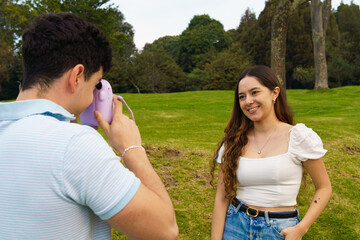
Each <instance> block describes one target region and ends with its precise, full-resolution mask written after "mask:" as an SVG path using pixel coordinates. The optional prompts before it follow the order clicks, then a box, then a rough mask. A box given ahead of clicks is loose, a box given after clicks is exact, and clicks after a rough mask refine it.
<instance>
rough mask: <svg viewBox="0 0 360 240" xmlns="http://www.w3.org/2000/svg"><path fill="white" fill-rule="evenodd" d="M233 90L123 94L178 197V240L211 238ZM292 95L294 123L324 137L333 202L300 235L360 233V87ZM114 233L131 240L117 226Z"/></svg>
mask: <svg viewBox="0 0 360 240" xmlns="http://www.w3.org/2000/svg"><path fill="white" fill-rule="evenodd" d="M233 95H234V94H233V92H232V91H199V92H183V93H171V94H122V96H123V97H124V98H125V99H126V101H127V103H128V104H129V106H130V107H131V108H132V110H133V111H134V114H135V119H136V123H137V124H138V126H139V129H140V131H141V135H142V140H143V144H144V146H145V147H146V149H147V152H148V155H149V158H150V161H151V162H152V164H153V166H154V168H155V170H156V171H157V172H158V173H159V175H160V177H161V178H162V180H163V181H164V183H165V185H166V187H167V189H168V191H169V194H170V196H171V198H172V200H173V203H174V207H175V211H176V217H177V222H178V225H179V230H180V235H179V239H210V231H211V216H212V210H213V204H214V197H215V189H213V188H212V187H211V186H210V184H209V180H210V178H209V161H210V160H211V158H212V154H213V152H214V150H215V149H216V145H217V142H218V141H219V140H220V139H221V138H222V136H223V130H224V127H225V125H226V123H227V121H228V119H229V117H230V114H231V110H232V105H233ZM287 95H288V100H289V103H290V105H291V107H292V110H293V112H294V115H295V120H296V122H302V123H305V124H306V125H307V126H308V127H311V128H313V129H314V130H315V131H316V132H317V133H318V134H319V135H320V136H321V138H322V140H323V143H324V147H325V148H326V149H327V150H328V153H327V154H326V155H325V157H324V161H325V164H326V167H327V169H328V173H329V176H330V179H331V181H332V186H333V195H332V198H331V200H330V202H329V204H328V206H327V207H326V209H325V211H324V212H323V214H322V215H321V216H320V218H319V219H318V220H317V221H316V222H315V223H314V224H313V226H312V227H311V228H310V230H309V232H308V233H307V234H306V235H305V237H304V238H303V239H305V240H312V239H320V240H321V239H326V240H330V239H336V240H337V239H360V217H359V215H360V87H359V86H356V87H355V86H353V87H342V88H336V89H330V90H320V91H314V90H287ZM125 113H128V112H127V111H125ZM100 131H101V130H100ZM307 182H308V183H309V184H307V186H306V187H303V186H302V187H301V189H300V192H299V195H298V206H297V207H298V208H299V210H300V214H301V216H304V214H305V212H306V210H307V207H308V206H309V203H310V201H311V198H312V195H313V192H314V187H313V185H312V184H311V180H310V177H308V178H307ZM113 239H127V238H126V237H125V236H123V235H121V234H120V233H119V232H117V231H113Z"/></svg>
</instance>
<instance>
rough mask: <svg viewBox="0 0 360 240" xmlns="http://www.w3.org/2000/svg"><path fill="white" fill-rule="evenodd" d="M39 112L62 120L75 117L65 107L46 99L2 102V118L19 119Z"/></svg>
mask: <svg viewBox="0 0 360 240" xmlns="http://www.w3.org/2000/svg"><path fill="white" fill-rule="evenodd" d="M37 114H40V115H47V116H52V117H55V118H57V119H58V120H60V121H70V120H74V119H75V117H74V115H73V114H71V113H69V112H68V111H66V110H65V109H64V108H63V107H61V106H60V105H57V104H56V103H54V102H52V101H49V100H46V99H34V100H25V101H15V102H7V103H0V120H18V119H21V118H24V117H28V116H31V115H37Z"/></svg>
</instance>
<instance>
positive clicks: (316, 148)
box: [289, 123, 327, 163]
mask: <svg viewBox="0 0 360 240" xmlns="http://www.w3.org/2000/svg"><path fill="white" fill-rule="evenodd" d="M289 152H290V154H291V155H292V156H293V157H294V160H295V162H297V163H301V162H304V161H307V160H308V159H319V158H321V157H323V156H324V155H325V153H326V152H327V150H326V149H324V148H323V143H322V141H321V138H320V137H319V135H317V133H316V132H314V131H313V130H312V129H311V128H308V127H306V126H305V125H304V124H302V123H300V124H296V125H295V126H294V127H293V128H292V129H291V133H290V144H289Z"/></svg>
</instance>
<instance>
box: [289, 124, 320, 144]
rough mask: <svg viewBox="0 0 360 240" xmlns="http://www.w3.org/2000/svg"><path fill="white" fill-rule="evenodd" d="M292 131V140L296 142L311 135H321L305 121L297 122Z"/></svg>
mask: <svg viewBox="0 0 360 240" xmlns="http://www.w3.org/2000/svg"><path fill="white" fill-rule="evenodd" d="M290 131H291V132H290V140H291V141H293V142H294V143H296V142H302V141H304V140H306V139H308V138H309V137H315V136H317V137H319V135H318V134H317V133H316V132H315V131H314V130H312V128H309V127H307V126H306V125H305V124H303V123H297V124H296V125H295V126H293V127H292V128H291V129H290ZM319 138H320V137H319Z"/></svg>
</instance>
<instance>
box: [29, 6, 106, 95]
mask: <svg viewBox="0 0 360 240" xmlns="http://www.w3.org/2000/svg"><path fill="white" fill-rule="evenodd" d="M22 55H23V64H24V81H23V84H22V90H26V89H29V88H32V87H33V86H35V85H38V84H39V85H40V86H41V87H42V88H47V87H49V86H50V85H51V84H52V82H53V81H54V79H57V78H59V77H61V76H62V75H63V74H64V73H65V72H66V71H67V70H69V69H71V68H72V67H74V66H76V65H77V64H83V65H84V69H85V70H84V74H85V79H86V80H88V79H89V78H90V77H91V75H92V74H93V73H95V72H97V71H99V70H100V68H101V67H103V71H104V72H106V71H108V70H109V69H110V68H111V59H112V50H111V47H110V43H109V41H108V40H107V39H106V37H105V35H104V34H103V33H101V32H100V31H99V29H98V28H97V27H96V26H94V25H92V24H90V23H88V22H87V21H85V20H83V19H82V18H80V17H78V16H77V15H75V14H73V13H65V12H64V13H50V14H45V15H42V16H39V17H37V18H36V19H35V20H34V21H33V22H32V23H31V24H30V25H29V27H28V28H27V29H25V31H24V33H23V35H22Z"/></svg>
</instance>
